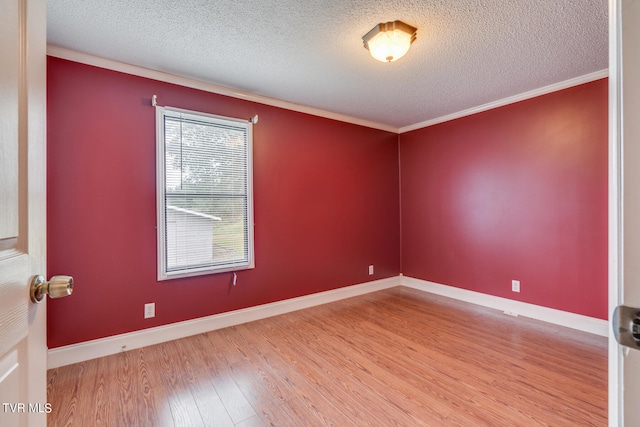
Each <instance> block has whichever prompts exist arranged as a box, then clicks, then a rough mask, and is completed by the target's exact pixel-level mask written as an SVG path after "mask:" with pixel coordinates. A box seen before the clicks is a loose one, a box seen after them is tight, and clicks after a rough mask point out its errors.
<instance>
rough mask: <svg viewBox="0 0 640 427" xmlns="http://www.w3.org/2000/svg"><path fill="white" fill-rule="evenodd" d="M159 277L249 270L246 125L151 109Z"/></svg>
mask: <svg viewBox="0 0 640 427" xmlns="http://www.w3.org/2000/svg"><path fill="white" fill-rule="evenodd" d="M156 132H157V220H158V280H166V279H173V278H177V277H188V276H196V275H201V274H210V273H218V272H224V271H235V270H242V269H247V268H253V266H254V260H253V195H252V170H251V169H252V156H251V153H252V124H251V123H250V122H249V121H247V120H239V119H230V118H225V117H219V116H213V115H210V114H204V113H197V112H193V111H186V110H179V109H175V108H170V107H156Z"/></svg>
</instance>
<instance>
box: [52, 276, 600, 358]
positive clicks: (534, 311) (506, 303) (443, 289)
mask: <svg viewBox="0 0 640 427" xmlns="http://www.w3.org/2000/svg"><path fill="white" fill-rule="evenodd" d="M396 286H407V287H409V288H413V289H418V290H421V291H424V292H429V293H432V294H436V295H442V296H445V297H449V298H453V299H456V300H460V301H465V302H469V303H472V304H476V305H481V306H484V307H489V308H493V309H496V310H501V311H505V312H508V313H510V314H517V315H521V316H525V317H530V318H533V319H537V320H542V321H545V322H549V323H553V324H556V325H560V326H565V327H568V328H573V329H577V330H580V331H584V332H589V333H592V334H596V335H601V336H608V331H609V324H608V322H607V321H606V320H602V319H596V318H593V317H588V316H583V315H580V314H575V313H569V312H566V311H561V310H555V309H552V308H547V307H542V306H538V305H533V304H528V303H524V302H521V301H515V300H510V299H506V298H500V297H496V296H493V295H486V294H482V293H479V292H473V291H469V290H466V289H460V288H455V287H452V286H446V285H441V284H438V283H433V282H428V281H426V280H420V279H414V278H412V277H406V276H397V277H390V278H387V279H381V280H375V281H372V282H367V283H362V284H359V285H353V286H347V287H344V288H338V289H333V290H331V291H326V292H319V293H317V294H312V295H305V296H302V297H298V298H291V299H287V300H284V301H277V302H273V303H269V304H263V305H259V306H256V307H249V308H244V309H241V310H235V311H230V312H227V313H221V314H216V315H213V316H207V317H202V318H199V319H193V320H187V321H184V322H178V323H173V324H170V325H165V326H158V327H155V328H149V329H143V330H141V331H135V332H129V333H126V334H121V335H115V336H112V337H107V338H101V339H97V340H92V341H86V342H82V343H79V344H72V345H68V346H64V347H58V348H54V349H51V350H49V352H48V368H49V369H51V368H57V367H60V366H65V365H70V364H72V363H78V362H82V361H85V360H90V359H95V358H98V357H102V356H109V355H111V354H116V353H120V352H123V351H127V350H133V349H136V348H141V347H145V346H148V345H154V344H159V343H162V342H166V341H171V340H175V339H179V338H184V337H188V336H191V335H196V334H200V333H203V332H207V331H213V330H216V329H222V328H226V327H229V326H233V325H239V324H241V323H247V322H251V321H254V320H260V319H264V318H267V317H271V316H277V315H279V314H285V313H289V312H292V311H296V310H301V309H304V308H309V307H313V306H317V305H321V304H327V303H330V302H334V301H338V300H341V299H345V298H351V297H355V296H358V295H364V294H367V293H371V292H376V291H380V290H383V289H388V288H393V287H396Z"/></svg>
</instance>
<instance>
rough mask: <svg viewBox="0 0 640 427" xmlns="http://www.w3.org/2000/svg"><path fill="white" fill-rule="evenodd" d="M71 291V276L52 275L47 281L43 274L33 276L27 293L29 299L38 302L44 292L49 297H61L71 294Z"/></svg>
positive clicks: (42, 297)
mask: <svg viewBox="0 0 640 427" xmlns="http://www.w3.org/2000/svg"><path fill="white" fill-rule="evenodd" d="M71 292H73V277H71V276H53V277H52V278H51V280H49V281H48V282H47V281H46V280H45V279H44V277H43V276H33V277H32V278H31V287H30V291H29V294H30V296H31V301H33V302H35V303H39V302H41V301H42V300H43V299H44V296H45V295H46V294H49V298H62V297H66V296H67V295H71Z"/></svg>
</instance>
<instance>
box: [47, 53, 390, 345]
mask: <svg viewBox="0 0 640 427" xmlns="http://www.w3.org/2000/svg"><path fill="white" fill-rule="evenodd" d="M47 83H48V111H47V114H48V172H47V176H48V186H47V191H48V196H47V197H48V202H47V208H48V212H47V222H48V233H47V238H48V248H47V249H48V274H49V275H50V276H51V275H56V274H68V275H72V276H73V277H74V278H75V288H74V292H73V295H72V296H71V297H69V298H65V299H60V300H51V301H49V307H48V324H49V327H48V345H49V347H50V348H54V347H59V346H63V345H67V344H73V343H78V342H82V341H87V340H91V339H96V338H101V337H106V336H110V335H115V334H121V333H125V332H131V331H136V330H140V329H144V328H148V327H153V326H158V325H164V324H169V323H173V322H178V321H182V320H187V319H193V318H197V317H202V316H207V315H212V314H216V313H221V312H225V311H230V310H235V309H240V308H245V307H250V306H254V305H258V304H263V303H269V302H273V301H278V300H282V299H287V298H292V297H297V296H301V295H306V294H311V293H315V292H320V291H326V290H330V289H334V288H338V287H343V286H347V285H352V284H356V283H362V282H366V281H369V280H372V279H381V278H385V277H391V276H397V275H398V274H399V272H400V257H399V245H400V235H399V223H400V219H399V212H398V199H399V182H398V177H399V171H398V146H397V135H395V134H393V133H389V132H383V131H379V130H374V129H369V128H366V127H362V126H356V125H351V124H346V123H342V122H338V121H333V120H329V119H324V118H319V117H315V116H311V115H307V114H302V113H297V112H292V111H289V110H284V109H280V108H275V107H270V106H266V105H262V104H258V103H253V102H248V101H243V100H239V99H234V98H229V97H225V96H221V95H215V94H211V93H206V92H203V91H199V90H194V89H188V88H185V87H180V86H177V85H172V84H168V83H162V82H158V81H154V80H150V79H145V78H141V77H135V76H131V75H127V74H122V73H118V72H114V71H108V70H104V69H100V68H95V67H91V66H87V65H82V64H78V63H74V62H70V61H66V60H62V59H57V58H49V59H48V81H47ZM153 94H156V95H158V100H159V102H160V103H161V104H162V105H170V106H175V107H180V108H186V109H192V110H199V111H204V112H209V113H213V114H219V115H225V116H233V117H247V118H249V117H251V116H253V115H254V114H258V115H259V116H260V122H259V123H258V125H256V126H255V127H254V188H255V199H254V204H255V206H254V208H255V209H254V211H255V224H256V225H255V250H256V268H255V269H253V270H249V271H242V272H239V273H238V284H237V286H236V287H233V286H231V274H218V275H208V276H201V277H197V278H190V279H175V280H169V281H163V282H158V281H156V228H155V227H156V213H155V111H154V108H153V107H151V103H150V102H151V96H152V95H153ZM369 264H373V265H375V275H374V276H369V275H368V265H369ZM148 302H155V303H156V317H155V318H153V319H146V320H145V319H143V306H144V304H145V303H148Z"/></svg>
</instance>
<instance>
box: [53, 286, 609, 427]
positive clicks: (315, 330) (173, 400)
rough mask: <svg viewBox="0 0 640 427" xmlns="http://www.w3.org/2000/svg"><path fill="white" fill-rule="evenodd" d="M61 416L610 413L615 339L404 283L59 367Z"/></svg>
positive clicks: (474, 420) (335, 419)
mask: <svg viewBox="0 0 640 427" xmlns="http://www.w3.org/2000/svg"><path fill="white" fill-rule="evenodd" d="M48 402H49V403H51V405H52V408H53V412H52V413H50V414H49V415H48V419H47V420H48V423H49V426H127V427H128V426H201V425H205V426H238V427H240V426H242V427H249V426H267V425H273V426H324V425H330V426H363V425H372V426H394V425H400V426H606V425H607V340H606V338H603V337H598V336H593V335H590V334H586V333H582V332H578V331H574V330H571V329H566V328H562V327H558V326H554V325H550V324H547V323H544V322H539V321H535V320H531V319H526V318H523V317H518V318H515V317H511V316H507V315H504V314H503V313H501V312H497V311H495V310H490V309H486V308H481V307H477V306H474V305H471V304H466V303H462V302H458V301H454V300H450V299H447V298H443V297H438V296H435V295H431V294H426V293H423V292H420V291H416V290H412V289H408V288H393V289H389V290H386V291H381V292H376V293H372V294H368V295H364V296H360V297H356V298H351V299H348V300H343V301H339V302H335V303H331V304H327V305H323V306H319V307H314V308H310V309H306V310H302V311H298V312H294V313H289V314H285V315H281V316H277V317H272V318H269V319H265V320H261V321H256V322H252V323H248V324H244V325H239V326H235V327H231V328H226V329H222V330H218V331H213V332H209V333H205V334H200V335H196V336H193V337H189V338H184V339H180V340H177V341H172V342H167V343H164V344H159V345H155V346H150V347H145V348H142V349H138V350H131V351H128V352H125V353H121V354H117V355H113V356H108V357H103V358H100V359H95V360H90V361H87V362H82V363H78V364H75V365H70V366H65V367H61V368H57V369H51V370H49V372H48Z"/></svg>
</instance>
